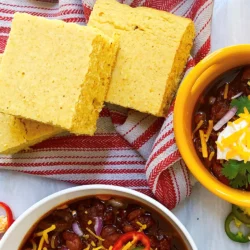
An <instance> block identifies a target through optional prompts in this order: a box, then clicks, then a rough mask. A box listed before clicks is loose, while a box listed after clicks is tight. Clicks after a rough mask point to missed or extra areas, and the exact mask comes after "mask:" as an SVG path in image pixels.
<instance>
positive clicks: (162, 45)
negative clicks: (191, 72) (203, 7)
mask: <svg viewBox="0 0 250 250" xmlns="http://www.w3.org/2000/svg"><path fill="white" fill-rule="evenodd" d="M88 26H90V27H96V28H98V29H100V30H102V31H103V32H104V33H105V34H107V35H109V36H112V35H113V33H114V32H118V33H119V34H120V50H119V52H118V55H117V62H116V65H115V67H114V70H113V74H112V78H111V83H110V88H109V91H108V94H107V97H106V101H107V102H110V103H114V104H118V105H121V106H123V107H129V108H133V109H136V110H139V111H141V112H146V113H150V114H153V115H155V116H164V115H165V114H166V112H167V110H168V108H169V104H170V102H171V100H172V97H173V96H174V95H175V92H176V90H177V88H178V84H179V82H180V77H181V75H182V72H183V70H184V67H185V64H186V62H187V59H188V56H189V54H190V50H191V47H192V44H193V39H194V35H195V30H194V24H193V22H192V21H191V20H190V19H187V18H182V17H179V16H175V15H172V14H170V13H168V12H164V11H159V10H155V9H150V8H145V7H138V8H131V7H129V6H128V5H125V4H120V3H119V2H117V1H116V0H97V1H96V3H95V5H94V9H93V11H92V13H91V16H90V20H89V23H88Z"/></svg>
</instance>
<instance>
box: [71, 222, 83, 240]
mask: <svg viewBox="0 0 250 250" xmlns="http://www.w3.org/2000/svg"><path fill="white" fill-rule="evenodd" d="M72 229H73V231H74V233H75V234H77V235H78V236H79V237H81V236H83V232H82V229H81V228H80V226H79V224H78V222H74V223H73V224H72Z"/></svg>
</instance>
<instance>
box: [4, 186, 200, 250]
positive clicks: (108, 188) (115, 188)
mask: <svg viewBox="0 0 250 250" xmlns="http://www.w3.org/2000/svg"><path fill="white" fill-rule="evenodd" d="M94 189H101V190H103V191H104V192H105V191H118V192H122V193H125V194H128V195H133V196H137V197H140V198H141V199H143V200H145V201H146V202H149V203H151V204H152V205H153V206H155V207H157V208H159V209H160V210H161V211H162V212H163V213H164V214H165V215H166V216H167V217H168V218H169V220H170V221H172V222H173V223H174V224H175V225H176V226H177V228H179V230H180V231H181V232H182V233H183V235H184V236H185V237H186V240H187V242H188V243H189V244H190V246H191V247H192V249H193V250H198V248H197V246H196V244H195V243H194V240H193V238H192V237H191V235H190V233H189V232H188V231H187V229H186V228H185V226H184V225H183V224H182V223H181V222H180V220H179V219H178V218H177V217H176V216H175V215H174V214H173V213H172V212H171V211H170V210H169V209H168V208H166V207H165V206H163V205H162V204H161V203H159V202H158V201H156V200H154V199H153V198H151V197H149V196H147V195H145V194H143V193H140V192H138V191H136V190H132V189H128V188H125V187H119V186H113V185H103V184H95V185H83V186H77V187H71V188H67V189H64V190H61V191H58V192H56V193H53V194H51V195H49V196H47V197H45V198H43V199H42V200H40V201H38V202H36V203H35V204H34V205H32V206H31V207H30V208H28V209H27V210H26V211H25V212H24V213H23V214H21V215H20V216H19V217H18V218H17V219H16V220H15V222H14V223H13V224H12V226H11V227H10V228H9V229H8V231H7V232H6V233H5V234H4V236H3V238H2V239H1V241H0V249H2V247H3V246H4V245H5V244H6V242H8V238H9V235H11V234H13V233H15V229H16V227H17V226H18V225H19V224H21V223H22V222H23V220H25V219H27V218H28V215H29V214H30V213H31V212H32V211H35V210H37V209H39V207H41V206H42V205H44V204H46V203H48V202H50V201H52V200H55V199H57V198H59V197H61V196H63V195H66V194H70V193H74V192H78V191H86V190H94ZM83 196H84V195H83ZM46 212H48V211H46ZM46 212H45V213H44V214H46ZM34 223H35V222H34ZM34 223H33V224H34ZM20 243H21V242H20ZM20 243H19V244H20Z"/></svg>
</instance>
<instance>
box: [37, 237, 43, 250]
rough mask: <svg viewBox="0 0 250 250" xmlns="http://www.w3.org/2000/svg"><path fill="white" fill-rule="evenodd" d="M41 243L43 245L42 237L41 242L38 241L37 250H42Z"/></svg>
mask: <svg viewBox="0 0 250 250" xmlns="http://www.w3.org/2000/svg"><path fill="white" fill-rule="evenodd" d="M43 243H44V237H43V236H42V237H41V240H40V242H39V246H38V250H42V247H43Z"/></svg>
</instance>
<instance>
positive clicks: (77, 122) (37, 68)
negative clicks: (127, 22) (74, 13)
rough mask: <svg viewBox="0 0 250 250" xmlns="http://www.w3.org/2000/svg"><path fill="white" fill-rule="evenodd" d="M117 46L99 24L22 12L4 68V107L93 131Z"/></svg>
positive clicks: (0, 76) (0, 95)
mask: <svg viewBox="0 0 250 250" xmlns="http://www.w3.org/2000/svg"><path fill="white" fill-rule="evenodd" d="M117 48H118V40H117V39H112V38H110V37H108V36H106V35H104V34H103V33H101V32H99V31H98V30H97V29H93V28H89V27H85V26H80V25H77V24H73V23H65V22H63V21H60V20H48V19H45V18H42V17H36V16H31V15H28V14H24V13H22V14H21V13H16V14H15V15H14V19H13V21H12V27H11V32H10V36H9V39H8V42H7V46H6V49H5V52H4V56H3V60H2V65H1V69H0V89H1V91H0V110H1V111H2V112H4V113H7V114H11V115H15V116H18V117H22V118H26V119H31V120H36V121H39V122H42V123H47V124H51V125H54V126H57V127H61V128H63V129H66V130H69V131H71V132H73V133H76V134H88V135H93V134H94V132H95V130H96V121H97V118H98V116H99V112H100V111H101V109H102V106H103V102H104V99H105V96H106V94H107V90H108V86H109V81H110V75H111V70H112V67H113V64H114V61H115V58H116V52H117Z"/></svg>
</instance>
